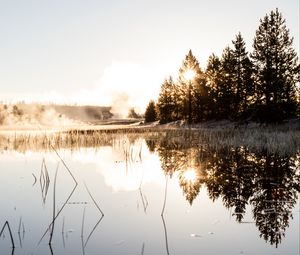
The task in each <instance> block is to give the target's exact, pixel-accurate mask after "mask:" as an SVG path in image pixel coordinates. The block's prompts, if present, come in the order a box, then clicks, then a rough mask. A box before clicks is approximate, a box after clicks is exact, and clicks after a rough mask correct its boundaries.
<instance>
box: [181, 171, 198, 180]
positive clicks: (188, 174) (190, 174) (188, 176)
mask: <svg viewBox="0 0 300 255" xmlns="http://www.w3.org/2000/svg"><path fill="white" fill-rule="evenodd" d="M182 176H183V178H184V180H185V181H187V182H192V183H193V182H195V181H196V179H197V173H196V171H195V169H191V168H190V169H187V170H186V171H185V172H184V173H183V175H182Z"/></svg>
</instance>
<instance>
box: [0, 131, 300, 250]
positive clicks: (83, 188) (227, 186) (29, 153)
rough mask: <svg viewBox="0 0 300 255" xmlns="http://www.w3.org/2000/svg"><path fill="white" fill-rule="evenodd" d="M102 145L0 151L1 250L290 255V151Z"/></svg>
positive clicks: (298, 177)
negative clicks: (287, 152) (286, 152)
mask: <svg viewBox="0 0 300 255" xmlns="http://www.w3.org/2000/svg"><path fill="white" fill-rule="evenodd" d="M105 141H106V142H103V143H102V144H97V145H95V146H90V145H86V146H83V145H82V144H81V145H78V146H76V144H72V146H69V147H68V146H66V147H60V148H55V147H51V146H50V147H49V146H45V148H44V149H43V146H40V147H39V148H35V147H31V149H30V148H29V147H30V146H27V147H26V146H25V147H24V148H26V149H24V148H23V147H22V150H20V147H19V146H15V147H11V148H10V147H6V148H1V153H0V164H1V168H0V201H1V214H0V231H1V229H2V227H3V226H4V225H5V222H7V224H6V225H5V226H4V228H3V231H2V233H1V238H0V251H1V254H75V255H76V254H200V253H203V254H228V255H229V254H230V255H231V254H290V255H293V254H295V255H296V254H299V198H298V197H299V192H300V169H299V165H300V155H299V153H294V154H284V153H274V152H272V153H270V152H268V151H267V150H260V151H250V150H249V149H247V148H246V147H241V146H240V147H235V148H219V149H217V148H215V149H213V148H210V147H208V146H205V145H201V144H193V143H187V144H186V143H185V144H184V143H180V142H174V141H168V140H166V139H159V136H158V137H156V138H155V139H153V137H152V138H149V137H147V136H145V137H143V136H142V135H140V136H136V137H135V136H133V135H131V136H126V135H120V136H114V137H113V138H111V139H109V137H106V138H105ZM41 144H43V143H41ZM55 176H56V177H55ZM52 223H54V224H52ZM8 226H9V228H10V230H11V234H12V238H11V237H10V231H9V228H8ZM51 232H52V233H53V236H52V239H51ZM49 241H50V243H51V244H50V245H49ZM13 244H14V246H15V248H14V249H13V248H12V246H13Z"/></svg>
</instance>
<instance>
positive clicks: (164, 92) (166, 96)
mask: <svg viewBox="0 0 300 255" xmlns="http://www.w3.org/2000/svg"><path fill="white" fill-rule="evenodd" d="M177 108H178V106H177V103H176V85H175V83H174V82H173V79H172V77H169V78H168V79H165V81H164V82H163V84H162V85H161V88H160V93H159V97H158V102H157V109H158V115H159V120H160V123H167V122H170V121H173V120H175V119H176V117H177V116H176V115H177V111H178V110H177Z"/></svg>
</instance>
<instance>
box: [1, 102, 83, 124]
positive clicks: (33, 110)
mask: <svg viewBox="0 0 300 255" xmlns="http://www.w3.org/2000/svg"><path fill="white" fill-rule="evenodd" d="M78 124H80V122H79V121H76V120H72V119H69V118H67V117H66V116H64V115H62V114H59V113H57V112H56V111H55V109H54V108H52V107H51V106H48V107H45V106H43V105H38V104H33V105H28V104H14V105H0V126H1V127H2V128H9V129H13V128H18V129H28V128H37V127H38V126H48V127H58V126H60V127H61V126H71V125H78Z"/></svg>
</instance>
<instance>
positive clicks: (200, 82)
mask: <svg viewBox="0 0 300 255" xmlns="http://www.w3.org/2000/svg"><path fill="white" fill-rule="evenodd" d="M188 73H190V74H192V75H191V77H186V76H187V74H188ZM179 91H180V93H179V95H180V96H179V98H178V99H179V103H180V106H181V108H180V109H181V112H180V115H181V117H182V118H183V119H185V120H187V121H188V122H189V123H191V122H199V121H201V120H203V119H205V117H206V116H205V115H206V114H207V108H208V107H207V104H208V100H207V97H208V90H207V86H206V79H205V74H204V73H203V72H202V70H201V68H200V65H199V62H198V60H197V58H196V57H195V56H194V55H193V53H192V51H191V50H190V51H189V52H188V54H187V55H186V57H185V59H184V61H183V62H182V66H181V68H180V69H179Z"/></svg>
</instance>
